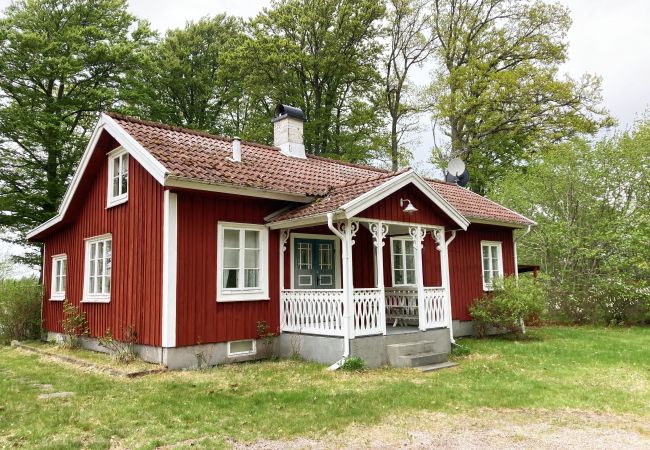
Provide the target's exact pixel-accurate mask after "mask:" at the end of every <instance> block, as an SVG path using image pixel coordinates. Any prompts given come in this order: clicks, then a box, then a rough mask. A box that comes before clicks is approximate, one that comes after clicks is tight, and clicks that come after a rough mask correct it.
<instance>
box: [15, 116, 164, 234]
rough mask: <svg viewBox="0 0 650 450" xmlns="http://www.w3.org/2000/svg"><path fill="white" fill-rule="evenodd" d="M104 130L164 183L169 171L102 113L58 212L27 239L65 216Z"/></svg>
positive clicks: (35, 229) (32, 231) (34, 230)
mask: <svg viewBox="0 0 650 450" xmlns="http://www.w3.org/2000/svg"><path fill="white" fill-rule="evenodd" d="M104 130H106V131H107V132H108V133H109V134H110V135H111V136H113V138H115V140H116V141H117V142H118V143H119V144H120V145H121V146H122V147H123V148H124V149H125V150H126V151H127V152H128V153H129V154H130V155H133V157H134V158H135V159H136V161H138V162H139V163H140V164H141V165H142V167H144V168H145V170H147V172H149V173H150V174H151V176H153V177H154V178H155V179H156V180H157V181H158V182H159V183H160V184H164V182H165V178H166V177H167V174H168V173H169V171H168V170H167V169H165V167H164V166H163V165H162V164H160V162H158V160H156V158H154V157H153V155H151V153H149V152H148V151H147V150H145V148H144V147H142V145H140V144H139V143H138V142H137V141H136V140H135V139H133V137H132V136H131V135H129V134H128V133H127V132H126V131H125V130H124V129H123V128H122V127H121V126H119V125H118V123H117V122H115V121H114V120H113V119H112V118H111V117H110V116H108V115H106V114H102V115H101V116H100V118H99V122H97V125H96V126H95V129H94V131H93V133H92V135H91V136H90V140H89V141H88V145H87V146H86V149H85V150H84V153H83V155H82V156H81V160H80V161H79V165H78V166H77V170H76V171H75V173H74V176H73V177H72V182H71V183H70V185H69V186H68V189H67V190H66V192H65V195H64V196H63V201H62V202H61V206H59V212H58V213H57V215H56V216H54V217H52V218H51V219H50V220H48V221H47V222H44V223H42V224H41V225H39V226H38V227H36V228H34V229H33V230H31V231H30V232H29V233H27V239H31V238H32V237H34V236H36V235H37V234H39V233H42V232H43V231H45V230H47V229H48V228H50V227H51V226H53V225H56V224H57V223H59V222H61V220H63V217H64V216H65V213H66V211H67V210H68V207H69V206H70V202H71V201H72V198H73V197H74V194H75V192H76V191H77V188H78V187H79V183H80V182H81V179H82V177H83V174H84V172H85V171H86V168H87V166H88V163H89V162H90V159H91V157H92V155H93V151H94V150H95V146H96V145H97V142H98V141H99V137H100V136H101V134H102V131H104Z"/></svg>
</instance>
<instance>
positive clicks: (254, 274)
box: [245, 269, 259, 288]
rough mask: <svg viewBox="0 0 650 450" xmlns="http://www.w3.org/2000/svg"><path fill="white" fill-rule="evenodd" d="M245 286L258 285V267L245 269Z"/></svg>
mask: <svg viewBox="0 0 650 450" xmlns="http://www.w3.org/2000/svg"><path fill="white" fill-rule="evenodd" d="M245 273H246V280H245V287H247V288H250V287H259V269H246V271H245Z"/></svg>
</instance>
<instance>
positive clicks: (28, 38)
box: [0, 0, 151, 266]
mask: <svg viewBox="0 0 650 450" xmlns="http://www.w3.org/2000/svg"><path fill="white" fill-rule="evenodd" d="M150 36H151V34H150V32H149V30H148V27H147V25H146V24H144V23H142V22H139V21H137V20H136V19H135V18H134V17H133V16H132V15H131V14H129V13H128V12H127V3H126V0H70V1H66V2H62V1H59V0H19V1H16V2H14V3H12V4H11V6H9V7H8V8H7V9H6V10H5V17H4V18H2V19H1V20H0V99H1V100H0V139H1V143H0V227H6V228H8V229H9V230H10V231H12V232H14V233H16V234H17V237H16V238H15V239H12V240H13V241H14V242H19V243H24V236H25V233H26V232H27V231H28V230H29V229H31V228H33V227H34V226H36V225H38V224H40V223H42V222H44V221H45V220H47V219H49V218H50V217H52V216H53V215H54V214H56V211H57V207H58V205H59V203H60V201H61V198H62V196H63V193H64V191H65V188H66V184H67V182H68V180H69V179H70V177H71V175H72V173H73V170H74V168H75V166H76V165H77V162H78V160H79V157H80V154H81V151H82V150H83V148H84V144H85V142H86V141H87V139H88V134H89V131H90V130H91V128H92V126H93V125H94V123H95V121H96V119H97V112H98V111H101V110H105V109H110V108H111V107H112V105H113V104H114V102H115V99H116V98H117V94H118V89H119V84H120V83H121V81H122V79H123V77H124V74H125V72H126V71H128V69H129V68H130V67H132V66H134V65H135V64H136V63H137V61H138V53H139V51H140V49H141V48H142V46H143V45H145V44H146V43H147V42H148V39H149V37H150ZM12 235H13V233H12ZM22 260H23V261H24V262H26V263H28V264H31V265H35V266H36V265H40V262H41V260H40V257H39V256H38V253H37V252H34V251H31V252H29V253H27V254H26V256H25V257H23V258H22Z"/></svg>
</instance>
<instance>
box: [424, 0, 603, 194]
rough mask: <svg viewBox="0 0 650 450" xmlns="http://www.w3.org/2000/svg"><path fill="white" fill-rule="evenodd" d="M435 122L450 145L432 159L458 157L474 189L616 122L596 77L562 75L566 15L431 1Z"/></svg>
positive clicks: (506, 0) (463, 0) (489, 1)
mask: <svg viewBox="0 0 650 450" xmlns="http://www.w3.org/2000/svg"><path fill="white" fill-rule="evenodd" d="M433 6H434V11H435V12H434V16H433V17H434V19H433V20H434V24H433V27H434V33H435V34H436V36H437V37H438V43H439V47H438V51H437V53H436V60H437V63H438V64H437V67H438V69H437V72H436V74H435V78H434V80H433V82H432V84H431V86H430V88H429V93H430V104H431V106H430V108H431V111H432V112H433V116H434V118H435V120H436V122H437V124H438V125H439V127H440V128H441V129H442V131H443V132H444V134H446V135H447V136H448V138H449V140H450V145H449V147H447V148H440V147H438V148H436V149H435V151H434V160H435V161H437V162H439V163H440V162H441V161H443V160H445V159H448V158H449V157H462V158H463V159H464V160H465V161H466V162H467V165H468V169H469V172H470V175H471V179H472V181H471V184H472V188H473V190H475V191H477V192H479V193H484V192H485V191H486V190H487V188H488V187H489V185H490V184H491V183H494V182H496V181H498V180H499V179H500V178H501V177H502V176H504V175H505V174H506V173H508V172H511V171H512V170H513V169H514V170H517V169H518V168H521V167H524V166H525V165H526V163H527V161H529V160H530V159H531V158H534V157H535V155H536V154H537V153H538V152H540V151H542V150H544V149H545V148H547V147H548V146H549V145H552V144H554V143H558V142H560V141H563V140H566V139H567V138H570V137H572V136H575V135H578V134H580V133H594V132H596V131H597V130H598V129H599V128H601V127H602V126H605V125H609V124H611V123H612V120H611V119H610V117H609V116H608V115H607V112H606V111H605V110H604V109H602V108H601V107H600V106H599V105H600V103H601V96H600V79H599V78H597V77H594V76H590V75H585V76H583V78H581V79H580V80H573V79H570V78H569V77H560V76H559V74H558V71H559V67H560V65H561V64H562V63H564V62H565V61H566V58H567V44H566V33H567V31H568V29H569V27H570V25H571V20H570V17H569V12H568V10H567V9H566V8H565V7H563V6H561V5H560V4H559V3H546V2H541V1H534V0H482V1H479V2H477V1H473V0H433Z"/></svg>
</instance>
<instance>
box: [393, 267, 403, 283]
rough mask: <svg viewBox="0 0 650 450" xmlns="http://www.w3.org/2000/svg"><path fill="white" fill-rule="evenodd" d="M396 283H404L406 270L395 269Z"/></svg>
mask: <svg viewBox="0 0 650 450" xmlns="http://www.w3.org/2000/svg"><path fill="white" fill-rule="evenodd" d="M395 284H404V272H403V271H401V270H396V271H395Z"/></svg>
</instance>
